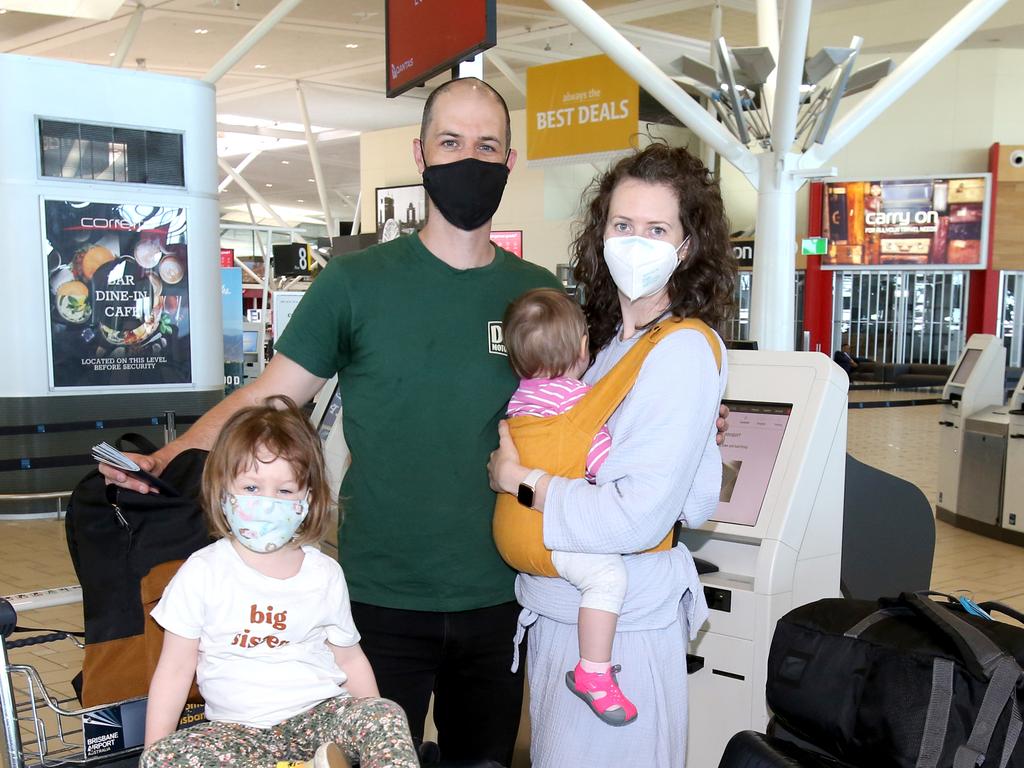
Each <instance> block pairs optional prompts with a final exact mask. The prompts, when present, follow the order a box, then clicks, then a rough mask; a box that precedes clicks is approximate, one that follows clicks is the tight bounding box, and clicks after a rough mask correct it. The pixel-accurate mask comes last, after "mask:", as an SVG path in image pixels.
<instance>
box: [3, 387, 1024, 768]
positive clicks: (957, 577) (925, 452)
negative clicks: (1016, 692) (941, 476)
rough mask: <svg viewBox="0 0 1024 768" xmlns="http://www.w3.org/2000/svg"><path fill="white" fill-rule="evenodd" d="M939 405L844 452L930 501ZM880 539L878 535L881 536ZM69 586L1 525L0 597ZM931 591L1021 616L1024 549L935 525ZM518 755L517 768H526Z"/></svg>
mask: <svg viewBox="0 0 1024 768" xmlns="http://www.w3.org/2000/svg"><path fill="white" fill-rule="evenodd" d="M934 396H935V395H934V393H920V392H919V393H900V394H894V393H891V392H890V393H886V392H869V391H861V392H853V393H851V400H852V401H854V402H856V401H870V400H878V399H895V398H897V397H902V398H924V397H934ZM940 409H941V406H939V405H926V406H914V407H897V408H865V409H851V411H850V419H849V451H850V453H852V454H853V455H854V456H855V457H856V458H858V459H859V460H861V461H863V462H866V463H868V464H871V465H873V466H876V467H879V468H881V469H884V470H886V471H888V472H891V473H893V474H896V475H898V476H900V477H903V478H905V479H907V480H909V481H911V482H913V483H914V484H916V485H917V486H918V487H920V488H921V490H922V491H923V492H924V493H925V495H926V496H927V497H928V498H929V500H930V501H931V502H932V504H933V505H934V503H935V497H936V473H937V460H936V454H937V445H938V420H939V414H940ZM879 535H880V536H884V535H885V532H884V531H880V532H879ZM73 583H75V575H74V571H73V569H72V567H71V563H70V560H69V559H68V555H67V550H66V547H65V543H64V525H63V522H61V521H57V520H32V521H25V522H12V521H0V595H9V594H13V593H21V592H27V591H30V590H34V589H42V588H48V587H57V586H64V585H67V584H73ZM932 587H933V588H934V589H939V590H943V591H954V590H966V591H968V592H970V593H971V594H973V596H974V598H975V599H976V600H988V599H995V600H1002V601H1004V602H1006V603H1008V604H1010V605H1012V606H1014V607H1016V608H1018V609H1021V610H1024V548H1021V547H1015V546H1012V545H1009V544H1004V543H1001V542H998V541H994V540H992V539H988V538H985V537H982V536H977V535H974V534H971V533H967V532H965V531H961V530H959V529H956V528H953V527H952V526H949V525H946V524H945V523H941V522H939V523H937V525H936V547H935V562H934V567H933V570H932ZM21 623H23V624H25V625H30V626H47V627H57V628H74V627H76V626H80V625H81V606H80V605H78V606H65V607H59V608H49V609H45V610H41V611H37V612H32V613H29V614H25V615H24V616H23V617H22V619H21ZM10 657H11V661H12V662H14V663H27V664H31V665H33V666H35V667H36V669H38V670H39V672H40V674H41V675H42V677H43V679H44V680H45V681H46V683H47V685H48V686H50V687H51V688H52V689H53V690H55V691H56V692H58V693H61V694H64V695H70V693H71V690H70V685H69V681H70V679H71V677H72V676H73V675H74V674H75V673H76V672H77V671H78V670H79V669H80V668H81V658H82V655H81V652H80V651H79V650H78V649H76V648H75V647H74V646H73V645H72V644H71V643H70V642H69V641H67V640H64V641H60V642H57V643H52V644H49V645H40V646H33V647H31V648H26V649H16V650H14V651H12V652H11V653H10ZM523 730H524V733H523V735H522V738H521V742H522V744H523V747H524V749H523V750H522V753H521V754H520V755H517V760H516V765H517V766H526V765H528V761H527V759H526V752H525V748H526V745H527V743H528V736H527V729H526V728H524V729H523Z"/></svg>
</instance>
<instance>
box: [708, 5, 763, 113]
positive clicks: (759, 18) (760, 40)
mask: <svg viewBox="0 0 1024 768" xmlns="http://www.w3.org/2000/svg"><path fill="white" fill-rule="evenodd" d="M775 2H776V0H757V44H758V45H760V46H762V47H764V48H767V49H768V50H769V51H771V52H772V58H773V59H775V63H776V65H777V64H778V63H779V7H778V6H777V5H776V4H775ZM719 34H721V33H719ZM712 39H715V38H712ZM778 71H779V69H778V67H777V66H776V68H775V69H774V70H773V71H772V73H771V74H770V75H768V79H767V80H766V81H765V84H764V86H763V87H762V88H761V94H762V96H763V97H764V100H765V113H766V114H769V115H770V114H772V109H773V108H774V107H775V75H776V73H777V72H778Z"/></svg>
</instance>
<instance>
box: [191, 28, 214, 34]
mask: <svg viewBox="0 0 1024 768" xmlns="http://www.w3.org/2000/svg"><path fill="white" fill-rule="evenodd" d="M192 31H193V32H195V33H196V34H197V35H205V34H208V33H209V32H210V30H208V29H206V28H205V27H196V28H195V29H193V30H192Z"/></svg>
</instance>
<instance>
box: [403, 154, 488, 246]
mask: <svg viewBox="0 0 1024 768" xmlns="http://www.w3.org/2000/svg"><path fill="white" fill-rule="evenodd" d="M507 181H508V166H507V165H505V163H488V162H485V161H484V160H477V159H476V158H475V157H467V158H466V159H465V160H459V161H457V162H454V163H445V164H442V165H431V166H428V167H427V168H426V169H424V171H423V187H424V188H425V189H426V190H427V194H428V195H430V199H431V200H433V201H434V205H436V206H437V209H438V210H439V211H440V212H441V215H442V216H444V217H445V218H446V219H447V220H448V221H449V223H451V224H452V225H453V226H456V227H458V228H459V229H464V230H466V231H471V230H474V229H477V228H478V227H481V226H483V225H484V224H486V223H487V222H488V221H490V219H491V217H492V216H494V212H495V211H496V210H498V204H499V203H500V202H501V193H502V192H504V191H505V183H506V182H507Z"/></svg>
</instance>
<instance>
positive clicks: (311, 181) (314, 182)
mask: <svg viewBox="0 0 1024 768" xmlns="http://www.w3.org/2000/svg"><path fill="white" fill-rule="evenodd" d="M306 181H308V182H310V183H312V184H316V179H306Z"/></svg>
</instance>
